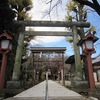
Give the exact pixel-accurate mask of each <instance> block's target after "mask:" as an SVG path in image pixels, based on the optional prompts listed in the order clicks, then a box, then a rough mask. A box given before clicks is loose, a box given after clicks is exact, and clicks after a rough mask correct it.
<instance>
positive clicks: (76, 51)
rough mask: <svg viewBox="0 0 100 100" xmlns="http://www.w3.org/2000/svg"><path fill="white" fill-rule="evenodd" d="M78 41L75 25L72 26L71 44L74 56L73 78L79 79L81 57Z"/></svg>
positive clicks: (80, 77)
mask: <svg viewBox="0 0 100 100" xmlns="http://www.w3.org/2000/svg"><path fill="white" fill-rule="evenodd" d="M77 43H78V33H77V27H76V26H73V45H74V57H75V71H76V72H75V74H76V75H75V79H76V80H81V79H82V65H81V57H80V50H79V47H78V46H77Z"/></svg>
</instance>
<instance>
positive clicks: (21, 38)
mask: <svg viewBox="0 0 100 100" xmlns="http://www.w3.org/2000/svg"><path fill="white" fill-rule="evenodd" d="M24 32H25V26H22V28H21V31H20V33H19V38H18V46H17V50H16V56H15V63H14V69H13V75H12V80H15V81H18V80H19V78H20V74H21V73H20V67H21V59H22V49H23V43H24Z"/></svg>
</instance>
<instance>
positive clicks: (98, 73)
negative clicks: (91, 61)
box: [97, 69, 100, 82]
mask: <svg viewBox="0 0 100 100" xmlns="http://www.w3.org/2000/svg"><path fill="white" fill-rule="evenodd" d="M97 76H98V81H99V82H100V69H99V70H98V71H97Z"/></svg>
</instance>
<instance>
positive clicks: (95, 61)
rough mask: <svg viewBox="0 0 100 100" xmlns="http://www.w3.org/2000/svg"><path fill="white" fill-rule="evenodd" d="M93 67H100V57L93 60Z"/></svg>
mask: <svg viewBox="0 0 100 100" xmlns="http://www.w3.org/2000/svg"><path fill="white" fill-rule="evenodd" d="M92 64H93V65H100V55H99V56H97V57H96V58H95V59H93V60H92Z"/></svg>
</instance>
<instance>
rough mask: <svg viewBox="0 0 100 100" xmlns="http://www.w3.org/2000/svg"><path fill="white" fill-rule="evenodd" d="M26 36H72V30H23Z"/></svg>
mask: <svg viewBox="0 0 100 100" xmlns="http://www.w3.org/2000/svg"><path fill="white" fill-rule="evenodd" d="M25 35H28V36H73V34H72V32H64V31H61V32H60V31H25Z"/></svg>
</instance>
